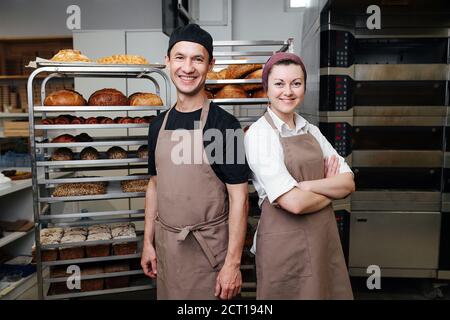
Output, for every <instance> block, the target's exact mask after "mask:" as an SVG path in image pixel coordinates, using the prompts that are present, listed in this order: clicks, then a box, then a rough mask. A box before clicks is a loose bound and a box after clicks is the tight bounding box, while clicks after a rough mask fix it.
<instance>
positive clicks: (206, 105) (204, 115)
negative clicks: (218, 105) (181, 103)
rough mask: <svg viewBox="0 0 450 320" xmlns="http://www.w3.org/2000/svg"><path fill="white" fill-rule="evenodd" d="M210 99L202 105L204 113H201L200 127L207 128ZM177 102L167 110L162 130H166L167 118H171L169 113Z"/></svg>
mask: <svg viewBox="0 0 450 320" xmlns="http://www.w3.org/2000/svg"><path fill="white" fill-rule="evenodd" d="M209 104H210V102H209V100H208V99H206V100H205V101H204V102H203V106H202V113H201V115H200V129H202V130H203V129H204V128H205V124H206V120H207V119H208V113H209ZM176 105H177V104H176V103H175V104H174V105H173V106H172V107H170V109H169V110H168V111H167V112H166V115H165V116H164V120H163V123H162V125H161V130H166V124H167V119H168V118H169V113H170V111H172V109H173V108H175V106H176Z"/></svg>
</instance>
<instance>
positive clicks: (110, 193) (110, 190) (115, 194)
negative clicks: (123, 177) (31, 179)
mask: <svg viewBox="0 0 450 320" xmlns="http://www.w3.org/2000/svg"><path fill="white" fill-rule="evenodd" d="M140 197H145V192H122V188H121V187H120V183H117V181H112V182H110V183H109V185H108V187H107V192H106V194H99V195H86V196H72V197H39V201H40V202H48V203H55V202H61V201H89V200H109V199H123V198H140Z"/></svg>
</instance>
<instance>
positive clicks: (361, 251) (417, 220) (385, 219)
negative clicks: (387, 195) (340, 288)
mask: <svg viewBox="0 0 450 320" xmlns="http://www.w3.org/2000/svg"><path fill="white" fill-rule="evenodd" d="M440 221H441V214H440V213H439V212H393V211H389V212H386V211H380V212H372V211H353V212H352V213H351V219H350V254H349V266H350V267H360V268H361V267H362V268H366V267H368V266H369V265H377V266H380V267H381V269H382V270H383V269H384V268H402V269H437V266H438V254H439V232H440V226H441V224H440Z"/></svg>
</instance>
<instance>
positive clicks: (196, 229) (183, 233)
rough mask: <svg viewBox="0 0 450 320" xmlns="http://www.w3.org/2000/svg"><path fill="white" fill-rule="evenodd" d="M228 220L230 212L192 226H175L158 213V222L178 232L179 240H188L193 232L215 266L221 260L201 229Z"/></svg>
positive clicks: (168, 229)
mask: <svg viewBox="0 0 450 320" xmlns="http://www.w3.org/2000/svg"><path fill="white" fill-rule="evenodd" d="M227 221H228V214H222V215H220V216H218V217H216V218H214V219H212V220H208V221H204V222H201V223H198V224H196V225H192V226H185V227H182V228H180V227H174V226H171V225H169V224H167V223H166V222H164V220H162V219H161V217H160V216H159V215H158V216H156V222H157V223H159V224H160V225H161V227H163V228H164V229H165V230H167V231H169V232H174V233H178V235H177V240H178V241H184V240H186V237H187V236H188V235H189V233H192V235H193V236H194V237H195V239H196V240H197V242H198V244H199V245H200V248H201V249H202V251H203V253H204V254H205V255H206V258H208V261H209V263H210V265H211V267H213V268H215V267H216V266H217V265H218V264H219V262H218V261H217V259H216V258H215V256H214V253H213V252H212V250H211V248H210V246H209V245H208V242H207V241H206V240H205V238H204V237H203V235H202V233H201V231H202V230H205V229H209V228H211V227H214V226H217V225H220V224H223V223H226V222H227Z"/></svg>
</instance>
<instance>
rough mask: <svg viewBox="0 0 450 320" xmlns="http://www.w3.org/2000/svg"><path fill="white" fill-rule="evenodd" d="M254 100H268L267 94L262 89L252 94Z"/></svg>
mask: <svg viewBox="0 0 450 320" xmlns="http://www.w3.org/2000/svg"><path fill="white" fill-rule="evenodd" d="M252 98H267V93H266V92H265V91H264V90H263V89H261V90H258V91H255V92H253V93H252Z"/></svg>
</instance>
